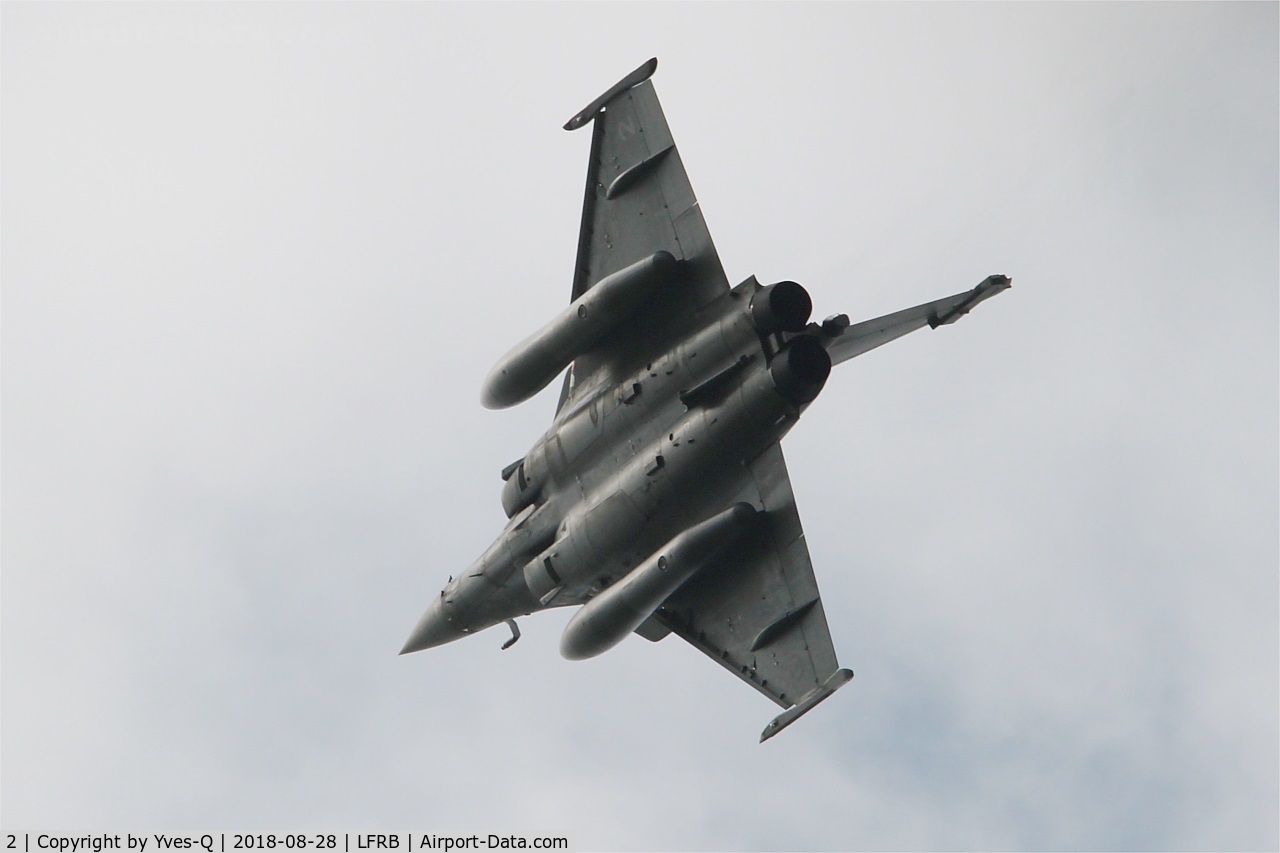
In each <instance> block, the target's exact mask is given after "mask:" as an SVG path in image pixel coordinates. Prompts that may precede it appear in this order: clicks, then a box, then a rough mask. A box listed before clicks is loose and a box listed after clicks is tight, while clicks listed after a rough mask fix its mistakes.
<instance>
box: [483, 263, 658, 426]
mask: <svg viewBox="0 0 1280 853" xmlns="http://www.w3.org/2000/svg"><path fill="white" fill-rule="evenodd" d="M676 264H677V262H676V259H675V256H674V255H672V254H671V253H670V252H667V251H661V252H654V253H653V254H652V255H650V256H649V257H647V258H644V259H643V260H639V261H636V262H635V263H634V264H632V265H631V266H629V267H624V268H623V269H620V270H618V271H617V272H615V273H613V274H611V275H608V276H605V277H604V278H603V279H601V280H600V281H599V282H598V283H597V284H596V285H595V286H594V287H592V288H591V289H590V290H588V291H587V292H586V293H584V294H582V295H581V296H579V297H578V298H577V299H575V300H574V301H573V302H571V303H569V307H568V308H566V309H565V310H564V311H562V312H560V315H559V316H558V317H556V318H555V319H554V320H552V321H551V322H550V323H548V324H547V325H545V326H543V327H542V328H541V329H539V330H538V331H537V332H534V333H533V334H532V335H531V336H529V337H528V338H526V339H525V340H524V341H523V342H521V343H520V344H517V345H516V346H515V347H514V348H513V349H512V350H511V351H510V352H508V353H507V354H506V355H504V356H503V357H502V359H501V360H500V361H499V362H498V363H497V364H496V365H495V366H494V368H493V370H491V371H489V375H488V376H487V377H486V378H485V380H484V390H483V391H482V392H481V396H480V402H481V403H483V404H484V406H485V408H488V409H505V408H507V407H508V406H514V405H515V404H517V403H522V402H524V401H525V400H527V399H529V398H530V397H532V396H533V395H534V394H537V393H538V392H539V391H541V390H542V389H543V388H546V387H547V385H549V384H550V383H551V380H553V379H555V378H556V377H557V376H558V375H559V374H560V372H561V371H562V370H564V369H565V368H566V367H568V366H569V364H570V362H572V361H573V360H574V359H575V358H577V357H578V356H579V355H582V354H583V353H584V352H587V351H588V350H590V349H591V348H592V347H594V346H595V345H596V344H597V343H599V342H600V340H601V339H602V338H603V337H604V336H605V335H606V334H608V333H609V331H610V330H612V329H614V328H615V327H616V326H617V325H618V324H619V323H621V322H622V320H623V319H624V318H625V317H627V316H628V315H629V314H631V313H632V312H633V311H634V310H635V309H636V308H637V307H639V306H640V305H641V304H642V303H643V302H644V300H645V298H646V297H647V296H649V295H651V294H652V293H653V292H654V291H655V290H656V289H657V287H658V286H659V285H660V284H661V283H662V282H663V281H665V280H668V279H670V278H671V277H672V276H674V275H675V272H676Z"/></svg>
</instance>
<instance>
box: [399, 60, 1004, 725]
mask: <svg viewBox="0 0 1280 853" xmlns="http://www.w3.org/2000/svg"><path fill="white" fill-rule="evenodd" d="M657 64H658V63H657V60H656V59H652V60H650V61H649V62H647V63H645V64H644V65H642V66H641V67H640V68H638V69H636V70H635V71H634V72H632V73H631V74H630V75H629V76H627V77H626V78H624V79H623V80H621V81H620V82H619V83H618V84H617V85H615V86H614V87H613V88H611V89H609V91H607V92H605V93H604V94H603V95H601V96H600V97H599V98H597V99H596V100H595V101H593V102H592V103H591V104H590V105H589V106H588V107H587V108H586V109H584V110H583V111H582V112H580V113H578V115H576V116H574V117H573V118H572V119H570V120H569V122H568V124H566V125H565V129H566V130H576V129H578V128H581V127H585V126H586V125H588V124H592V125H593V134H592V139H591V156H590V162H589V164H588V168H587V183H586V195H585V198H584V202H583V213H582V227H581V232H580V236H579V241H578V259H577V266H576V268H575V273H574V281H573V290H572V294H571V297H570V298H571V301H570V304H569V306H568V307H567V308H566V309H565V310H564V311H562V312H561V313H560V314H559V315H558V316H557V317H556V318H555V319H553V320H552V321H551V322H550V323H548V324H547V325H545V326H543V327H542V328H541V329H540V330H538V331H537V332H535V333H534V334H533V335H532V336H531V337H529V338H528V339H527V340H525V341H524V342H523V343H521V344H519V345H518V346H516V347H515V348H514V349H513V350H511V351H510V352H509V353H507V355H506V356H504V357H503V358H502V359H501V360H500V361H499V362H498V364H497V366H495V367H494V369H493V370H492V371H491V372H490V374H489V376H488V378H487V379H486V380H485V384H484V389H483V396H482V401H483V403H484V405H485V406H487V407H488V408H504V407H507V406H513V405H515V404H517V403H520V402H523V401H524V400H527V399H529V398H530V397H532V396H534V395H535V394H536V393H537V392H539V391H540V390H542V389H543V388H545V387H546V386H547V385H549V384H550V383H551V382H552V381H553V380H554V379H555V378H556V377H557V376H559V375H560V374H561V373H562V372H565V370H566V368H567V372H565V378H564V385H563V389H562V391H561V393H560V401H559V404H558V406H557V408H556V415H555V418H554V420H553V421H552V424H551V428H550V429H548V430H547V432H546V433H545V434H544V435H543V436H542V438H540V439H539V440H538V441H537V442H536V443H535V444H534V445H533V447H532V448H531V449H530V450H529V452H528V453H527V454H525V455H524V457H522V458H521V459H518V460H517V461H515V462H513V463H511V464H510V465H508V466H507V467H506V468H505V469H503V471H502V479H503V487H502V507H503V509H504V510H505V512H506V514H507V517H508V518H509V521H508V522H507V526H506V527H505V529H503V531H502V533H501V534H500V535H499V536H498V538H497V540H496V541H494V543H493V544H492V545H490V546H489V548H488V550H486V551H485V552H484V553H483V554H482V555H481V556H480V559H478V560H477V561H476V562H475V564H474V565H472V566H471V567H470V568H469V569H467V570H466V571H465V572H463V573H461V574H459V575H458V576H457V577H456V578H452V579H450V581H449V583H448V585H447V586H445V588H444V589H443V590H442V591H441V592H440V594H439V595H438V596H436V597H435V598H434V599H432V601H431V603H430V605H428V607H427V610H426V612H425V613H424V614H423V616H422V618H421V619H420V620H419V621H418V624H417V625H416V626H415V627H414V629H413V633H412V634H411V635H410V637H409V640H408V642H406V643H405V645H404V649H403V650H402V652H401V654H405V653H408V652H416V651H420V650H422V649H427V648H431V647H433V646H438V645H441V644H443V643H447V642H450V641H452V640H457V639H460V638H462V637H465V636H468V635H470V634H474V633H476V632H478V631H481V630H483V629H485V628H488V627H491V626H494V625H498V624H501V623H504V622H505V623H507V625H509V626H510V628H511V631H512V634H511V638H510V639H508V640H507V641H506V643H505V644H504V645H503V648H504V649H505V648H508V647H509V646H510V645H511V644H513V643H514V642H515V641H516V640H517V639H519V636H520V634H519V629H518V628H517V627H516V623H515V621H514V620H515V618H516V617H519V616H525V615H529V614H531V613H534V612H536V611H539V610H545V609H547V608H551V607H569V606H574V607H578V608H579V610H578V612H577V613H575V614H574V616H573V618H572V619H571V620H570V621H569V624H568V625H567V626H566V628H565V630H564V635H563V636H562V638H561V641H560V652H561V654H562V655H564V657H566V658H569V659H571V660H579V659H582V658H588V657H592V656H594V655H598V654H600V653H602V652H604V651H607V650H608V649H610V648H612V647H613V646H615V645H617V644H618V643H619V642H621V641H622V640H624V639H625V638H626V637H627V636H628V635H629V634H632V633H636V634H639V635H640V636H642V637H644V638H645V639H648V640H653V641H657V640H661V639H663V638H664V637H666V636H667V635H669V634H675V635H676V636H678V637H680V638H681V639H683V640H685V641H686V642H688V643H689V644H691V645H692V646H694V647H695V648H697V649H698V650H700V651H701V652H703V653H704V654H706V655H707V656H708V657H710V658H711V659H712V660H714V661H716V662H717V663H719V664H720V665H721V666H723V667H724V668H726V669H728V670H729V671H730V672H732V673H733V674H734V675H736V676H737V677H738V678H740V679H741V680H742V681H744V682H746V683H747V684H750V685H751V686H752V687H754V688H755V689H756V690H758V691H760V692H761V693H763V694H764V695H765V696H767V697H769V698H770V699H772V700H773V701H774V702H776V703H777V704H778V705H780V706H781V707H782V708H784V709H785V710H784V711H783V713H781V714H780V715H778V716H777V717H776V718H774V719H773V721H772V722H770V723H769V725H768V726H766V728H765V730H764V732H763V733H762V734H761V736H760V739H761V740H762V741H763V740H766V739H768V738H770V737H772V736H773V735H775V734H777V733H778V732H779V731H781V730H782V729H783V728H785V727H786V726H787V725H789V724H790V723H792V722H794V721H795V720H796V719H797V718H799V717H800V716H801V715H803V714H805V713H807V712H808V711H809V710H811V709H812V708H813V707H814V706H815V705H817V704H818V703H819V702H821V701H822V700H823V699H825V698H827V697H828V696H830V695H831V694H832V693H833V692H835V691H836V690H837V689H838V688H840V687H841V686H843V685H844V684H846V683H847V682H848V681H849V680H850V679H851V678H852V677H853V673H852V672H850V671H849V670H847V669H841V668H840V666H839V664H838V663H837V662H836V653H835V647H834V645H833V644H832V641H831V634H830V632H829V631H828V628H827V619H826V615H825V613H824V612H823V608H822V599H821V597H820V596H819V594H818V585H817V581H816V579H815V577H814V572H813V565H812V563H811V562H810V559H809V550H808V548H807V546H806V545H805V539H804V532H803V530H802V529H801V526H800V516H799V514H798V513H797V510H796V503H795V496H794V495H793V494H792V492H791V482H790V479H789V477H788V476H787V469H786V465H785V464H784V462H783V458H782V448H781V446H780V444H779V442H780V440H781V439H782V437H783V436H784V435H786V434H787V432H788V431H790V429H791V428H792V427H793V426H794V425H795V423H796V421H797V420H798V419H799V417H800V415H801V413H803V412H804V411H805V409H806V408H807V407H808V406H809V404H810V403H812V402H813V401H814V399H816V398H817V396H818V394H819V393H820V392H821V391H822V388H823V385H824V384H825V383H826V380H827V376H828V374H829V373H830V371H831V367H832V365H836V364H840V363H841V362H844V361H847V360H848V359H850V358H853V357H854V356H856V355H861V354H862V353H864V352H867V351H868V350H871V349H873V348H875V347H878V346H880V345H881V344H884V343H887V342H888V341H891V340H893V339H895V338H898V337H900V336H902V335H905V334H907V333H908V332H911V331H914V330H916V329H919V328H922V327H924V326H929V327H931V328H937V327H938V326H943V325H947V324H949V323H953V322H955V321H956V320H958V319H959V318H960V317H961V316H963V315H964V314H966V313H967V312H968V311H969V310H970V309H972V308H973V307H974V306H975V305H977V304H978V303H979V302H982V301H983V300H985V299H988V298H990V297H992V296H995V295H996V294H998V293H1000V292H1001V291H1003V290H1005V289H1006V288H1008V287H1009V285H1010V281H1009V279H1008V278H1007V277H1005V276H1000V275H994V276H990V277H988V278H987V279H986V280H984V281H983V282H982V283H980V284H979V285H978V286H977V287H975V288H973V289H972V290H969V291H965V292H964V293H959V294H956V295H954V296H949V297H946V298H944V299H939V300H936V301H934V302H929V303H926V304H924V305H918V306H916V307H914V308H908V309H906V310H904V311H898V312H896V313H894V314H889V315H887V316H884V317H878V318H876V319H873V320H866V321H863V322H860V323H853V324H851V323H850V322H849V318H848V317H847V316H845V315H843V314H842V315H837V316H834V317H830V318H828V319H826V320H824V321H822V322H821V323H815V322H810V319H809V315H810V311H811V303H810V299H809V295H808V293H807V292H806V291H805V289H804V288H803V287H801V286H800V285H798V284H796V283H795V282H790V281H783V282H778V283H777V284H770V285H761V284H760V283H759V282H757V281H756V280H755V278H754V277H752V278H748V279H747V280H746V281H744V282H742V283H741V284H739V285H737V286H736V287H730V286H729V282H728V280H727V279H726V277H725V273H724V270H723V269H722V268H721V266H720V259H719V258H718V257H717V255H716V250H715V247H714V246H713V245H712V243H711V237H710V235H709V233H708V232H707V227H706V224H705V223H704V222H703V219H702V213H701V211H700V209H699V207H698V203H697V200H696V199H695V197H694V194H693V190H692V188H691V186H690V184H689V179H688V177H687V176H686V175H685V171H684V166H683V164H682V163H681V161H680V154H679V152H678V151H677V150H676V147H675V144H674V142H673V141H672V138H671V132H670V130H669V129H668V127H667V122H666V119H665V117H664V116H663V113H662V108H661V106H660V105H659V104H658V97H657V95H656V94H655V93H654V89H653V84H652V82H650V80H649V77H650V76H651V75H652V74H653V72H654V70H655V69H656V68H657Z"/></svg>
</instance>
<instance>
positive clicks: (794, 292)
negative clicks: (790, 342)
mask: <svg viewBox="0 0 1280 853" xmlns="http://www.w3.org/2000/svg"><path fill="white" fill-rule="evenodd" d="M812 313H813V300H812V299H810V298H809V291H807V290H805V289H804V288H803V287H801V286H800V285H798V284H796V283H795V282H794V281H780V282H778V283H777V284H770V285H768V286H767V287H762V288H760V289H759V290H757V291H756V293H755V295H754V296H752V297H751V322H752V323H754V324H755V327H756V329H757V330H758V331H759V332H760V333H761V334H764V335H772V334H776V333H778V332H798V331H800V330H801V329H803V328H804V327H805V324H806V323H808V322H809V315H810V314H812Z"/></svg>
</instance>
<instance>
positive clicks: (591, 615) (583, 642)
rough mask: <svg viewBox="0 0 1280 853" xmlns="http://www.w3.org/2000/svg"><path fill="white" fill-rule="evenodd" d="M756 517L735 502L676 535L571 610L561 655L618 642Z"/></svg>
mask: <svg viewBox="0 0 1280 853" xmlns="http://www.w3.org/2000/svg"><path fill="white" fill-rule="evenodd" d="M755 516H756V510H755V508H754V507H752V506H751V505H750V504H745V503H739V504H734V505H733V506H731V507H729V508H728V509H726V510H725V511H723V512H721V513H718V514H717V515H714V516H712V517H711V518H709V519H707V520H706V521H704V522H702V523H701V524H695V525H694V526H693V527H690V528H689V529H688V530H686V531H684V532H683V533H681V534H679V535H678V536H676V537H675V538H674V539H672V540H671V541H670V542H668V543H667V544H666V546H664V547H663V548H660V549H658V551H657V552H655V553H654V554H653V555H651V556H650V557H649V558H648V559H646V560H645V561H644V562H643V563H641V564H640V565H639V566H636V568H635V569H633V570H632V571H631V572H630V573H629V574H628V575H627V576H626V577H625V578H623V579H622V580H620V581H618V582H617V583H616V584H614V585H613V586H611V587H609V588H608V589H606V590H604V591H603V592H601V593H599V594H598V595H596V596H595V598H592V599H591V600H590V601H588V602H587V603H586V604H584V605H583V606H582V609H581V610H579V611H578V612H577V613H575V614H574V616H573V618H572V619H570V620H569V624H568V625H566V626H565V629H564V634H563V635H562V636H561V638H560V654H561V655H562V656H564V657H565V658H566V659H567V660H583V659H585V658H590V657H595V656H596V655H598V654H601V653H602V652H606V651H608V650H609V649H611V648H613V647H614V646H616V645H617V644H618V643H620V642H622V641H623V640H624V639H626V636H627V635H628V634H630V633H631V632H632V631H634V630H635V629H636V628H637V627H639V625H640V623H641V622H643V621H644V620H645V619H648V618H649V616H650V615H652V613H653V612H654V611H655V610H657V609H658V606H659V605H660V604H662V602H663V601H665V600H666V599H667V597H668V596H670V595H671V593H673V592H675V591H676V590H677V589H678V588H679V587H680V585H681V584H683V583H684V582H685V581H687V580H688V579H689V578H691V577H693V575H694V574H695V573H696V572H697V571H698V570H699V569H701V568H702V567H703V566H705V565H706V564H707V563H708V562H710V561H711V560H712V559H714V558H715V557H716V555H718V554H719V553H720V552H721V551H723V550H724V549H725V548H727V547H728V546H729V545H731V544H733V542H734V541H735V540H736V539H737V538H738V537H739V536H740V535H741V534H742V532H743V531H744V530H746V529H747V527H748V526H749V525H750V524H751V523H752V522H753V521H754V520H755Z"/></svg>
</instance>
